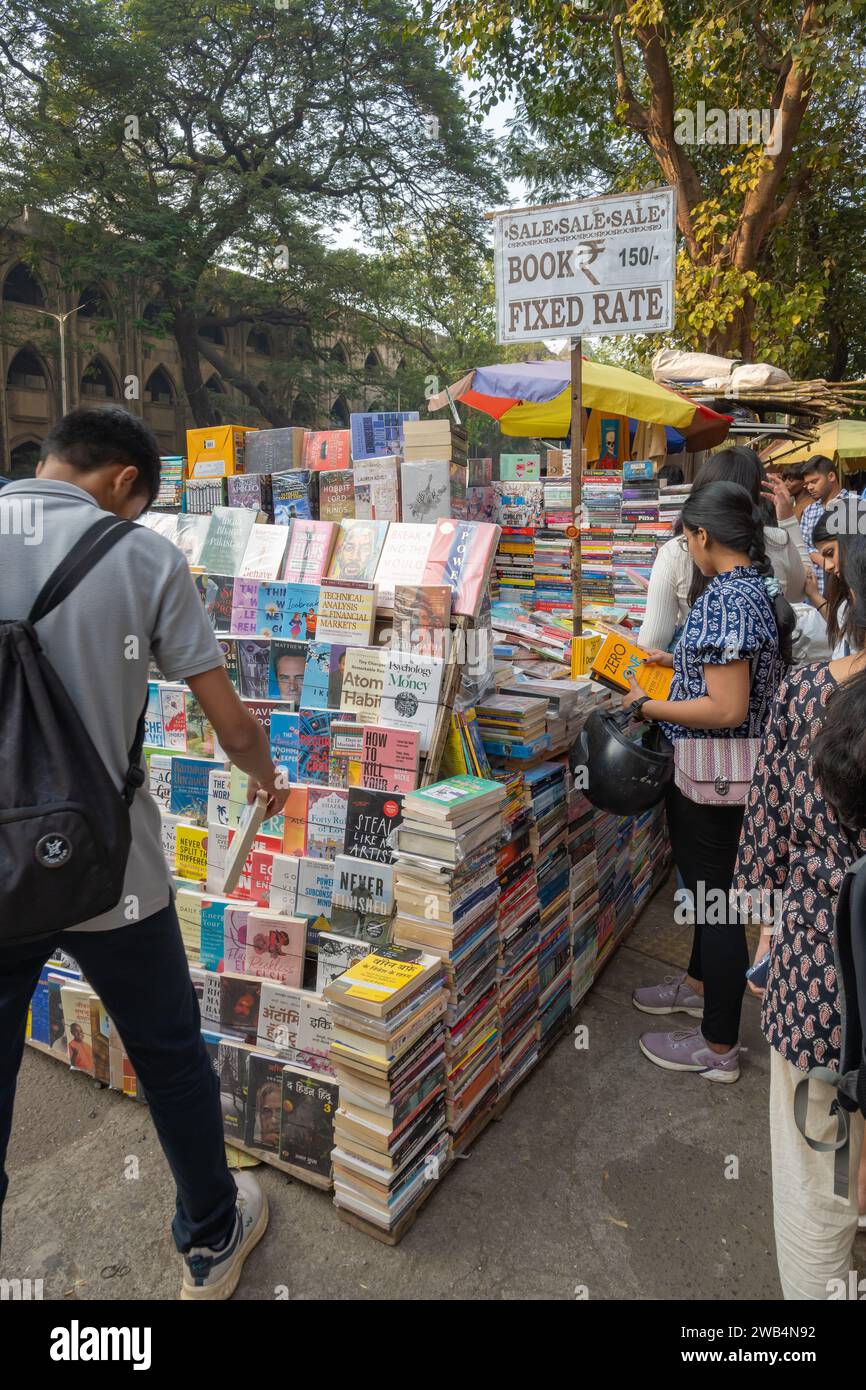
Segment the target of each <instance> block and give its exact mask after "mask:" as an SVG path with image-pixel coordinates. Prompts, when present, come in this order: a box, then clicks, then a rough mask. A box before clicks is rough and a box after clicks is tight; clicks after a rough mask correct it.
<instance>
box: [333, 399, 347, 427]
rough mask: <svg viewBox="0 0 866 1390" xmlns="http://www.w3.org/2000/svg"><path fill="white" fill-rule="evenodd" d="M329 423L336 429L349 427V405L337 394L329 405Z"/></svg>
mask: <svg viewBox="0 0 866 1390" xmlns="http://www.w3.org/2000/svg"><path fill="white" fill-rule="evenodd" d="M331 423H332V424H333V426H334V428H335V429H338V430H347V429H348V428H349V407H348V406H347V404H346V402H345V401H344V400H343V397H342V396H338V397H337V399H336V400H335V401H334V404H333V405H332V406H331Z"/></svg>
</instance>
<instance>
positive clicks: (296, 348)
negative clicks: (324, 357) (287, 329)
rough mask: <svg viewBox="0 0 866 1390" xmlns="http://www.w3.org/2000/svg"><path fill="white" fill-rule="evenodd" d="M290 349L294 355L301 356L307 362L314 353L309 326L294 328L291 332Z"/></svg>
mask: <svg viewBox="0 0 866 1390" xmlns="http://www.w3.org/2000/svg"><path fill="white" fill-rule="evenodd" d="M292 351H293V353H294V355H295V356H296V357H301V358H303V359H304V361H305V362H309V361H311V360H312V358H314V357H315V355H316V350H315V348H314V347H313V335H312V333H311V332H310V330H309V328H296V329H295V331H294V333H293V334H292Z"/></svg>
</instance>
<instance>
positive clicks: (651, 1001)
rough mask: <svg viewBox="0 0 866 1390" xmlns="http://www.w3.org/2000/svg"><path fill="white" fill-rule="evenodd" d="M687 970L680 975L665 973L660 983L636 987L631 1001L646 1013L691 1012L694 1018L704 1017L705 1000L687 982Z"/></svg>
mask: <svg viewBox="0 0 866 1390" xmlns="http://www.w3.org/2000/svg"><path fill="white" fill-rule="evenodd" d="M685 978H686V972H685V971H683V972H682V974H680V975H665V978H664V980H663V981H662V983H661V984H660V985H647V987H646V988H645V989H636V990H635V992H634V994H633V995H632V997H631V1002H632V1003H633V1004H634V1006H635V1008H636V1009H640V1011H641V1013H644V1014H689V1015H690V1017H692V1018H703V1016H704V1001H703V999H702V997H701V995H700V994H695V993H694V992H693V991H692V990H691V989H689V987H688V985H687V984H686V983H685Z"/></svg>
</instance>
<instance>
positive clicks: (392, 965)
mask: <svg viewBox="0 0 866 1390" xmlns="http://www.w3.org/2000/svg"><path fill="white" fill-rule="evenodd" d="M441 972H442V962H441V960H440V959H439V957H438V956H432V955H426V954H425V953H424V952H423V951H418V950H409V949H406V948H405V947H400V946H381V947H379V948H378V949H377V950H373V951H371V952H370V954H369V955H368V956H364V958H363V960H357V961H355V962H354V964H353V965H351V966H350V967H349V969H348V970H346V971H345V972H344V973H343V974H342V975H339V976H338V977H337V978H336V979H335V980H332V981H331V983H330V984H328V985H326V986H325V988H324V990H323V991H322V993H323V994H324V996H325V998H326V999H329V1000H330V1001H331V1002H332V1003H334V1004H342V1005H343V1006H344V1007H345V1008H352V1009H358V1010H359V1011H360V1012H361V1013H365V1014H370V1015H371V1016H372V1017H373V1018H384V1017H386V1016H387V1015H388V1014H389V1013H391V1012H393V1010H394V1009H396V1008H397V1007H398V1005H400V1004H402V1003H403V1002H404V1001H405V1000H406V999H408V998H409V997H410V996H411V995H413V994H415V993H416V992H417V991H418V990H419V989H420V988H421V987H422V986H423V985H424V984H426V982H427V981H428V980H429V979H431V978H432V977H433V976H435V975H436V974H438V973H441Z"/></svg>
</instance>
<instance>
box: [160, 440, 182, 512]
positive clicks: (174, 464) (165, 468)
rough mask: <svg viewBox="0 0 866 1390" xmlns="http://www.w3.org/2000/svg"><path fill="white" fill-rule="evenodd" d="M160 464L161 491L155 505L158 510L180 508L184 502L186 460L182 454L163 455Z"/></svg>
mask: <svg viewBox="0 0 866 1390" xmlns="http://www.w3.org/2000/svg"><path fill="white" fill-rule="evenodd" d="M159 462H160V474H159V491H158V492H157V494H156V497H155V498H154V501H153V505H154V507H155V508H157V510H163V509H166V510H172V509H176V508H179V507H180V505H181V502H182V500H183V475H184V468H185V463H184V459H183V457H182V456H181V455H180V454H163V455H162V457H161V458H160V460H159Z"/></svg>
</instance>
